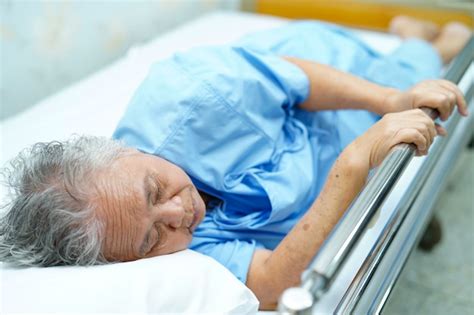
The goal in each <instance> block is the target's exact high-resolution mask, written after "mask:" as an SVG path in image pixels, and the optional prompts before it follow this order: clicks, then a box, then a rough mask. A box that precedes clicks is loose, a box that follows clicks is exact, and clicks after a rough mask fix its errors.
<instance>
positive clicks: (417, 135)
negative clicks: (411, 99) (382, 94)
mask: <svg viewBox="0 0 474 315" xmlns="http://www.w3.org/2000/svg"><path fill="white" fill-rule="evenodd" d="M389 120H390V121H389V122H388V124H389V125H392V126H395V127H391V129H390V130H395V129H396V130H397V131H396V133H395V136H394V138H393V141H394V142H393V143H392V145H397V144H399V143H413V144H414V145H415V146H416V150H417V155H425V154H427V153H428V150H429V148H430V147H431V144H432V143H433V141H434V139H435V137H436V135H438V134H440V135H446V130H445V129H444V128H443V127H441V126H440V125H438V124H435V123H434V121H433V120H432V119H431V118H430V117H429V116H428V115H427V114H425V113H424V112H423V111H422V110H421V109H415V110H410V111H405V112H402V113H397V114H392V116H390V118H389Z"/></svg>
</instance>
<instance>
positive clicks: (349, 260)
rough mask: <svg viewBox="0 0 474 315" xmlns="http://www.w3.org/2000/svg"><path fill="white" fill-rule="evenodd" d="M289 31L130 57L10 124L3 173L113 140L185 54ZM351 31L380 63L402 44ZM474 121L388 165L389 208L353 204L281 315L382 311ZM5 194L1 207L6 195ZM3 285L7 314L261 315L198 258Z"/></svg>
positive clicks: (239, 18)
mask: <svg viewBox="0 0 474 315" xmlns="http://www.w3.org/2000/svg"><path fill="white" fill-rule="evenodd" d="M284 23H287V20H285V19H282V18H276V17H269V16H263V15H253V14H247V13H231V12H217V13H214V14H210V15H206V16H203V17H201V18H199V19H197V20H195V21H192V22H190V23H187V24H185V25H183V26H181V27H179V28H178V29H175V30H173V31H171V32H168V33H166V34H163V35H160V36H158V37H157V38H156V39H154V40H152V41H150V42H149V43H147V44H144V45H141V46H137V47H133V48H131V49H130V50H129V52H128V53H127V55H126V56H124V57H123V58H121V59H120V60H118V61H116V62H114V63H113V64H111V65H110V66H108V67H106V68H104V69H101V70H100V71H98V72H96V73H94V74H93V75H91V76H89V77H87V78H85V79H83V80H82V81H80V82H78V83H76V84H74V85H73V86H71V87H68V88H66V89H64V90H62V91H60V92H58V93H57V94H55V95H53V96H51V97H49V98H47V99H46V100H44V101H41V102H39V103H38V104H36V105H35V106H33V107H31V108H30V109H28V110H27V111H25V112H23V113H20V114H18V115H16V116H14V117H11V118H9V119H6V120H4V121H2V122H1V125H0V133H1V137H2V138H1V153H2V154H1V160H0V162H1V163H2V165H4V164H5V163H6V162H7V161H8V160H9V159H11V158H12V157H14V156H15V155H16V154H17V153H18V152H19V151H20V150H21V149H22V148H24V147H26V146H29V145H31V144H33V143H35V142H38V141H51V140H61V139H66V138H68V137H69V136H70V135H71V134H91V135H99V136H110V135H111V133H112V131H113V130H114V127H115V125H116V123H117V122H118V120H119V119H120V117H121V115H122V113H123V111H124V110H125V107H126V105H127V103H128V101H129V100H130V99H131V97H132V94H133V92H134V91H135V89H136V88H137V87H138V85H139V84H140V82H141V81H142V80H143V79H144V78H145V76H146V74H147V72H148V69H149V67H150V65H151V64H152V63H153V62H155V61H157V60H160V59H163V58H166V57H167V56H169V55H171V54H172V53H174V52H176V51H182V50H186V49H188V48H191V47H194V46H198V45H207V44H224V43H229V42H232V41H234V40H237V39H238V38H240V37H241V36H242V35H244V34H247V33H249V32H253V31H258V30H264V29H269V28H273V27H277V26H280V25H282V24H284ZM354 31H355V32H356V33H357V34H358V35H359V36H360V37H361V38H362V39H363V40H364V41H365V42H367V43H368V44H369V45H371V46H372V47H374V48H375V49H377V50H379V51H381V52H383V53H387V52H389V51H391V50H392V49H394V48H396V47H397V45H398V44H399V41H398V39H397V38H395V37H393V36H391V35H388V34H384V33H376V32H369V31H362V30H354ZM466 58H467V59H466ZM466 58H464V59H466V60H468V62H467V66H466V63H464V65H462V66H460V67H458V68H459V69H460V68H463V69H461V70H459V69H456V70H455V71H457V72H456V73H458V72H459V71H461V73H460V74H459V77H460V83H459V86H460V87H461V89H462V90H463V92H464V93H466V94H469V95H471V96H472V79H473V76H474V67H473V66H472V55H470V56H468V57H466ZM453 71H454V70H453ZM469 90H470V91H469ZM468 101H469V106H470V112H474V105H473V101H472V97H470V99H469V100H468ZM473 117H474V115H471V116H470V117H469V118H463V119H460V118H459V117H458V116H457V114H455V115H454V116H453V117H452V118H450V120H449V121H448V122H447V123H446V127H447V128H448V129H449V131H450V132H449V133H450V136H449V138H446V139H440V138H439V139H437V140H436V141H435V143H434V144H433V147H432V149H431V151H430V154H429V155H428V157H416V158H411V156H408V155H407V156H405V157H404V158H403V157H400V154H399V153H397V154H398V155H397V154H394V157H393V158H391V159H392V160H396V161H398V162H397V163H399V164H400V160H401V162H402V163H401V166H400V165H399V166H398V167H399V169H398V171H396V170H395V171H394V165H395V164H396V163H395V162H393V161H388V162H387V161H385V162H384V163H385V164H387V165H388V166H387V167H386V168H387V170H386V172H388V173H390V172H392V173H393V172H395V173H397V176H396V177H390V178H391V179H390V181H392V183H394V185H393V187H389V188H385V190H384V189H382V190H381V193H378V192H376V194H379V195H381V196H382V197H383V198H382V199H381V200H378V201H373V200H374V199H372V198H373V195H374V191H376V190H377V189H375V190H374V188H370V189H369V192H366V193H365V195H366V196H369V197H363V198H362V199H364V198H369V200H367V199H364V200H363V201H365V202H368V203H369V204H370V203H373V204H374V206H373V207H370V209H371V210H370V209H369V210H367V208H366V207H365V208H364V207H361V206H357V205H356V203H354V204H353V206H352V207H351V208H350V210H349V211H348V212H347V214H346V216H345V217H344V218H345V219H343V220H342V221H341V222H344V221H350V220H347V217H348V216H351V215H352V216H354V217H357V218H358V221H357V222H361V223H360V224H358V225H357V226H355V227H350V228H349V227H348V226H345V225H344V224H343V223H340V224H339V225H338V227H337V228H336V229H335V230H334V231H333V233H332V234H331V237H330V238H329V239H328V241H327V243H326V245H325V246H324V248H323V249H322V250H321V251H320V253H319V254H318V255H317V256H316V257H315V259H314V262H313V264H312V265H311V266H310V268H309V269H308V270H307V272H305V273H304V275H303V280H304V281H303V284H302V286H301V287H300V288H293V289H291V290H289V291H286V292H285V293H284V295H283V296H282V299H281V303H280V306H279V307H280V311H281V313H288V314H302V313H306V314H311V313H325V314H326V313H335V312H338V313H342V314H345V313H357V314H365V313H377V312H379V311H380V310H381V308H382V307H383V305H384V303H385V301H386V299H387V297H388V295H389V294H390V292H391V290H392V288H393V286H394V284H395V282H396V280H397V278H398V276H399V274H400V272H401V270H402V268H403V265H404V263H405V261H406V260H407V258H408V255H409V254H410V252H411V250H412V249H413V248H414V247H415V246H416V244H417V240H418V239H419V237H420V235H421V234H422V232H423V230H424V228H425V226H426V223H427V222H428V221H429V219H430V217H431V209H432V207H433V204H434V202H435V201H436V196H437V195H438V193H439V192H440V191H441V190H442V189H443V187H444V183H445V182H446V178H447V176H448V173H449V170H450V167H451V166H452V165H453V164H454V161H455V160H456V157H457V156H458V154H459V151H460V150H461V149H462V148H463V147H464V146H465V144H466V142H467V141H468V137H469V135H471V134H472V128H473V122H472V120H473ZM376 173H377V172H376ZM380 178H382V179H383V180H387V181H388V177H387V176H386V175H384V176H380V175H377V174H374V175H373V177H372V181H369V182H373V180H374V179H375V181H376V182H378V184H379V185H380V184H381V183H380V181H381V179H380ZM377 179H378V180H377ZM383 183H384V182H383V181H382V184H383ZM377 187H378V186H377ZM2 189H3V190H2V192H1V195H2V196H4V195H5V194H6V193H7V192H6V191H5V190H4V188H3V187H2ZM362 195H364V194H362ZM365 195H364V196H365ZM341 231H342V232H341ZM351 231H354V232H353V233H350V232H351ZM348 232H349V233H348ZM348 239H350V240H351V241H347V240H348ZM334 240H336V241H334ZM332 244H337V246H333V245H332ZM0 282H1V285H0V289H1V295H0V297H1V300H0V312H1V313H2V314H3V313H17V312H42V313H45V312H61V313H64V312H75V313H97V312H104V313H122V312H140V313H160V312H162V313H180V312H188V313H229V314H252V313H256V312H257V309H258V302H257V300H256V298H255V296H254V295H253V294H252V292H250V290H248V289H247V288H246V287H245V286H244V285H243V284H242V283H240V282H239V281H238V280H237V279H236V278H235V277H233V275H232V274H230V272H228V271H227V270H226V269H225V268H224V267H222V266H220V265H219V264H218V263H217V262H215V261H214V260H212V259H211V258H209V257H205V256H203V255H201V254H199V253H196V252H193V251H190V250H186V251H183V252H180V253H176V254H172V255H166V256H162V257H155V258H150V259H144V260H140V261H136V262H127V263H119V264H111V265H106V266H93V267H87V268H86V267H52V268H17V267H13V266H8V265H5V264H2V266H1V267H0ZM25 301H28V303H26V302H25Z"/></svg>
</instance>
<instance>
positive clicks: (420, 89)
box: [413, 80, 468, 121]
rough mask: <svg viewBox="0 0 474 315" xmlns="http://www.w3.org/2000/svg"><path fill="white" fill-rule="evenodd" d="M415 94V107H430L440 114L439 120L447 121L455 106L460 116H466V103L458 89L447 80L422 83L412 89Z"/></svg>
mask: <svg viewBox="0 0 474 315" xmlns="http://www.w3.org/2000/svg"><path fill="white" fill-rule="evenodd" d="M413 91H414V93H416V94H417V96H418V97H417V100H416V103H415V107H423V106H426V107H431V108H434V109H436V110H437V111H438V112H439V114H440V119H441V120H443V121H444V120H447V119H448V118H449V116H450V115H451V113H452V111H453V110H454V108H455V107H456V106H457V108H458V111H459V113H460V114H461V115H463V116H467V115H468V111H467V103H466V101H465V99H464V96H463V94H462V92H461V90H459V88H458V87H457V86H456V85H455V84H454V83H452V82H450V81H447V80H432V81H424V82H422V83H420V84H419V85H417V86H415V87H414V89H413Z"/></svg>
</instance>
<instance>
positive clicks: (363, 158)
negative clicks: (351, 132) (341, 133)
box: [338, 139, 370, 176]
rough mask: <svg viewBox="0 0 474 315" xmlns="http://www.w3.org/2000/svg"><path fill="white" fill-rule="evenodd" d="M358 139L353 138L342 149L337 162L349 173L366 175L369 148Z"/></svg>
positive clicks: (368, 162)
mask: <svg viewBox="0 0 474 315" xmlns="http://www.w3.org/2000/svg"><path fill="white" fill-rule="evenodd" d="M359 140H360V139H356V140H354V141H353V142H352V143H350V144H349V145H348V146H347V147H346V148H345V149H344V151H342V153H341V155H340V157H339V159H338V162H339V163H340V164H342V165H341V166H342V167H343V168H345V169H347V170H348V171H349V172H350V173H351V174H353V173H357V174H361V176H367V175H368V174H369V170H370V156H369V155H368V154H367V153H368V152H370V150H367V148H365V147H364V146H363V145H361V143H359V142H360V141H359Z"/></svg>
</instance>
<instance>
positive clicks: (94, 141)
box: [0, 136, 129, 266]
mask: <svg viewBox="0 0 474 315" xmlns="http://www.w3.org/2000/svg"><path fill="white" fill-rule="evenodd" d="M125 152H129V149H127V148H125V147H124V146H122V145H121V143H119V142H117V141H114V140H110V139H107V138H101V137H89V136H88V137H86V136H75V137H73V138H71V139H69V140H67V141H64V142H58V141H53V142H49V143H37V144H35V145H33V146H32V147H31V148H28V149H25V150H24V151H22V152H21V153H20V154H19V155H18V156H17V157H16V158H15V159H13V160H12V161H11V162H10V165H9V167H7V168H5V169H3V170H2V172H1V173H2V175H3V177H4V179H5V182H6V184H7V186H8V188H9V192H10V193H9V197H10V198H9V202H8V203H7V204H6V205H5V206H4V207H3V208H6V211H5V213H4V214H3V215H2V217H1V218H0V261H4V262H9V263H13V264H16V265H26V266H54V265H93V264H101V263H105V262H106V259H105V258H104V257H103V255H102V253H101V249H102V237H103V236H102V235H103V229H104V228H103V224H102V223H101V221H100V220H99V219H98V217H97V215H96V211H95V210H96V208H97V205H96V204H95V203H94V202H93V200H94V197H95V196H96V195H97V194H98V190H97V187H95V186H94V183H93V180H92V181H91V179H93V178H94V177H97V176H98V174H99V173H100V172H102V171H105V170H106V169H107V167H109V166H110V165H111V164H112V163H113V162H114V161H115V159H117V158H118V157H120V156H122V155H123V154H124V153H125ZM4 210H5V209H4Z"/></svg>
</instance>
